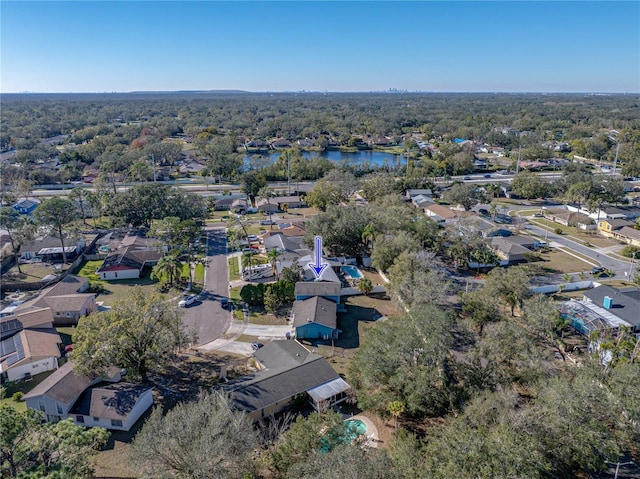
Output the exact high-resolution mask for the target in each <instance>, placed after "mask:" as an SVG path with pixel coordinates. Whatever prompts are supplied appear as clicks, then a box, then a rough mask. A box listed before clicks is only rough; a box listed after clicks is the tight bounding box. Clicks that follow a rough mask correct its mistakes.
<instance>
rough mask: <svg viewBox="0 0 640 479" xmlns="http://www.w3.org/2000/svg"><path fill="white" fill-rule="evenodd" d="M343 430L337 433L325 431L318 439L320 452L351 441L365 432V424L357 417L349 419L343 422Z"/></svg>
mask: <svg viewBox="0 0 640 479" xmlns="http://www.w3.org/2000/svg"><path fill="white" fill-rule="evenodd" d="M343 424H344V430H342V431H340V432H342V434H340V435H339V436H338V435H336V434H337V433H331V432H329V433H327V434H325V435H324V436H323V437H322V439H321V440H320V452H323V453H326V452H329V451H331V450H332V449H333V448H334V447H335V446H337V445H338V444H345V443H352V442H353V441H355V440H356V439H357V438H358V437H360V436H364V435H365V434H366V433H367V425H366V424H365V423H364V422H362V421H360V420H359V419H349V420H347V421H345V422H344V423H343Z"/></svg>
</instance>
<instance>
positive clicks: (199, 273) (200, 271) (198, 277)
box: [180, 263, 204, 284]
mask: <svg viewBox="0 0 640 479" xmlns="http://www.w3.org/2000/svg"><path fill="white" fill-rule="evenodd" d="M180 277H181V278H191V275H190V274H189V265H188V264H186V263H183V265H182V271H181V272H180ZM193 282H194V283H196V284H204V265H202V264H197V265H196V267H195V268H194V272H193Z"/></svg>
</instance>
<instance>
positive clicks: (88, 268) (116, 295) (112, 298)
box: [76, 260, 158, 306]
mask: <svg viewBox="0 0 640 479" xmlns="http://www.w3.org/2000/svg"><path fill="white" fill-rule="evenodd" d="M101 264H102V261H99V260H98V261H87V262H85V263H84V264H83V265H82V266H81V268H80V270H79V271H78V272H77V273H76V274H77V275H78V276H82V277H84V278H87V279H88V280H89V281H90V282H91V283H93V284H95V285H96V286H101V287H102V288H103V289H104V291H103V292H101V293H100V294H98V296H97V297H96V300H97V301H103V302H104V304H105V305H106V306H113V305H114V304H115V303H116V302H117V301H122V300H124V299H125V298H126V296H127V293H128V292H129V290H130V289H131V287H132V286H140V287H141V288H143V289H145V290H147V291H149V292H151V291H153V290H154V288H155V285H156V284H157V283H158V281H157V280H154V279H151V278H150V276H149V275H150V268H145V269H144V270H143V271H142V274H143V276H142V277H141V278H138V279H122V280H118V281H105V280H102V279H100V277H99V276H98V274H96V269H97V268H98V267H99V266H100V265H101Z"/></svg>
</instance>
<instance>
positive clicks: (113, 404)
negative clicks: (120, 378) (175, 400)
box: [69, 382, 153, 431]
mask: <svg viewBox="0 0 640 479" xmlns="http://www.w3.org/2000/svg"><path fill="white" fill-rule="evenodd" d="M152 405H153V389H152V388H151V387H149V386H145V385H142V384H131V383H125V382H122V383H114V384H100V385H96V386H92V387H90V388H88V389H86V390H85V391H84V392H83V393H82V394H81V395H80V397H79V398H78V400H77V401H76V402H75V404H74V405H73V407H72V408H71V410H70V411H69V416H70V417H71V418H73V420H74V421H75V423H76V424H77V425H79V426H85V427H104V428H106V429H116V430H119V431H128V430H129V429H131V428H132V427H133V425H134V424H135V423H136V421H137V420H138V419H140V416H142V415H143V414H144V413H145V412H146V411H147V409H149V408H150V407H151V406H152Z"/></svg>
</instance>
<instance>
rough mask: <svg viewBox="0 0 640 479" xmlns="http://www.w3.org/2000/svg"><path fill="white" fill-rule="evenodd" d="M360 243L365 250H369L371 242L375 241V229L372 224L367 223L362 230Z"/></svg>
mask: <svg viewBox="0 0 640 479" xmlns="http://www.w3.org/2000/svg"><path fill="white" fill-rule="evenodd" d="M361 238H362V241H363V243H364V245H365V247H366V248H367V249H371V247H372V245H373V241H374V240H375V239H376V229H375V226H373V224H371V223H369V224H368V225H367V226H365V227H364V228H363V229H362V235H361Z"/></svg>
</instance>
